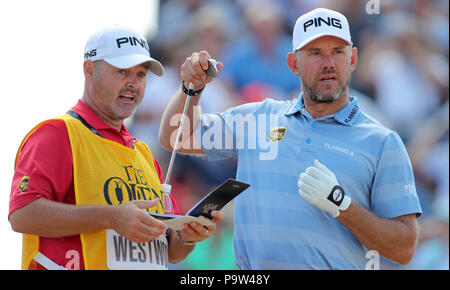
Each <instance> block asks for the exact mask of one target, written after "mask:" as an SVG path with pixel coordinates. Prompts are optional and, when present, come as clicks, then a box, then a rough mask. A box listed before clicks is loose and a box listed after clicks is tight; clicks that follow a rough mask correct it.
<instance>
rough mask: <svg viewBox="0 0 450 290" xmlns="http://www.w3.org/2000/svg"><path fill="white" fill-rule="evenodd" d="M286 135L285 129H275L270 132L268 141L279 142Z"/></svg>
mask: <svg viewBox="0 0 450 290" xmlns="http://www.w3.org/2000/svg"><path fill="white" fill-rule="evenodd" d="M285 134H286V127H275V128H273V129H272V130H270V134H269V140H270V141H272V142H280V141H281V140H283V138H284V135H285Z"/></svg>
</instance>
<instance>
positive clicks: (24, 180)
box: [17, 176, 30, 192]
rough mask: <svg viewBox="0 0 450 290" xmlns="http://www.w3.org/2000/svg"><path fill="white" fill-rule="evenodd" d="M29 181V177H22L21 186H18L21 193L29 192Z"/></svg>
mask: <svg viewBox="0 0 450 290" xmlns="http://www.w3.org/2000/svg"><path fill="white" fill-rule="evenodd" d="M29 180H30V177H29V176H24V177H22V179H21V180H20V182H19V185H18V186H17V188H18V189H19V190H20V191H21V192H27V191H28V181H29Z"/></svg>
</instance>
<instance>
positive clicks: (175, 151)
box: [164, 83, 194, 184]
mask: <svg viewBox="0 0 450 290" xmlns="http://www.w3.org/2000/svg"><path fill="white" fill-rule="evenodd" d="M193 89H194V85H193V84H192V83H190V84H189V91H192V90H193ZM190 101H191V96H190V95H189V94H187V95H186V102H185V103H184V109H183V114H182V115H181V120H180V126H179V127H178V132H177V138H176V140H175V145H174V146H173V150H172V155H171V156H170V161H169V167H168V168H167V174H166V180H165V181H164V183H165V184H169V180H170V175H171V174H172V168H173V163H174V162H175V157H176V155H177V151H178V146H179V143H180V139H181V134H182V132H183V127H184V121H185V119H186V114H187V111H188V109H189V103H190Z"/></svg>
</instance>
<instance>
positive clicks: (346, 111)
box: [285, 92, 361, 126]
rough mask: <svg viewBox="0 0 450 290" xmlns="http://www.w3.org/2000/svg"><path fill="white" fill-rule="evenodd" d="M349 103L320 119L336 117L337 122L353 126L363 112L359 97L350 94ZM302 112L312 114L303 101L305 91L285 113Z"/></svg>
mask: <svg viewBox="0 0 450 290" xmlns="http://www.w3.org/2000/svg"><path fill="white" fill-rule="evenodd" d="M349 101H350V102H349V103H348V104H347V105H345V106H344V107H343V108H341V109H340V110H339V111H337V112H336V113H334V114H331V115H328V116H325V117H322V118H320V119H328V118H334V119H335V120H336V121H337V122H339V123H341V124H343V125H348V126H351V125H353V124H354V123H355V121H356V120H357V119H358V117H359V115H360V114H361V109H360V107H359V102H358V98H357V97H354V96H349ZM298 112H300V113H302V114H303V115H307V116H311V115H310V114H309V112H308V111H307V110H306V108H305V104H304V103H303V92H301V93H300V95H299V96H298V98H297V100H294V101H293V102H292V104H291V105H290V106H289V107H288V108H287V110H286V112H285V115H287V116H289V115H293V114H295V113H298Z"/></svg>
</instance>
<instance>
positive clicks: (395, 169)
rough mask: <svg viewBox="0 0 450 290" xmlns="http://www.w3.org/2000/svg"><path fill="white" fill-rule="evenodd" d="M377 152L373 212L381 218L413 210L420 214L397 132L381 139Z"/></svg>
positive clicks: (372, 197)
mask: <svg viewBox="0 0 450 290" xmlns="http://www.w3.org/2000/svg"><path fill="white" fill-rule="evenodd" d="M380 154H381V157H380V159H379V162H378V166H377V170H376V173H375V177H374V181H373V186H372V193H371V205H372V209H373V212H374V213H375V214H377V215H379V216H381V217H385V218H394V217H398V216H402V215H406V214H413V213H415V214H417V216H420V215H421V214H422V208H421V206H420V202H419V198H418V196H417V192H416V186H415V181H414V174H413V170H412V165H411V161H410V159H409V156H408V153H407V151H406V148H405V146H404V144H403V142H402V140H401V138H400V136H398V134H397V133H395V132H392V133H391V134H390V135H389V136H388V137H387V138H386V139H385V141H384V144H383V148H382V151H381V153H380Z"/></svg>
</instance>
